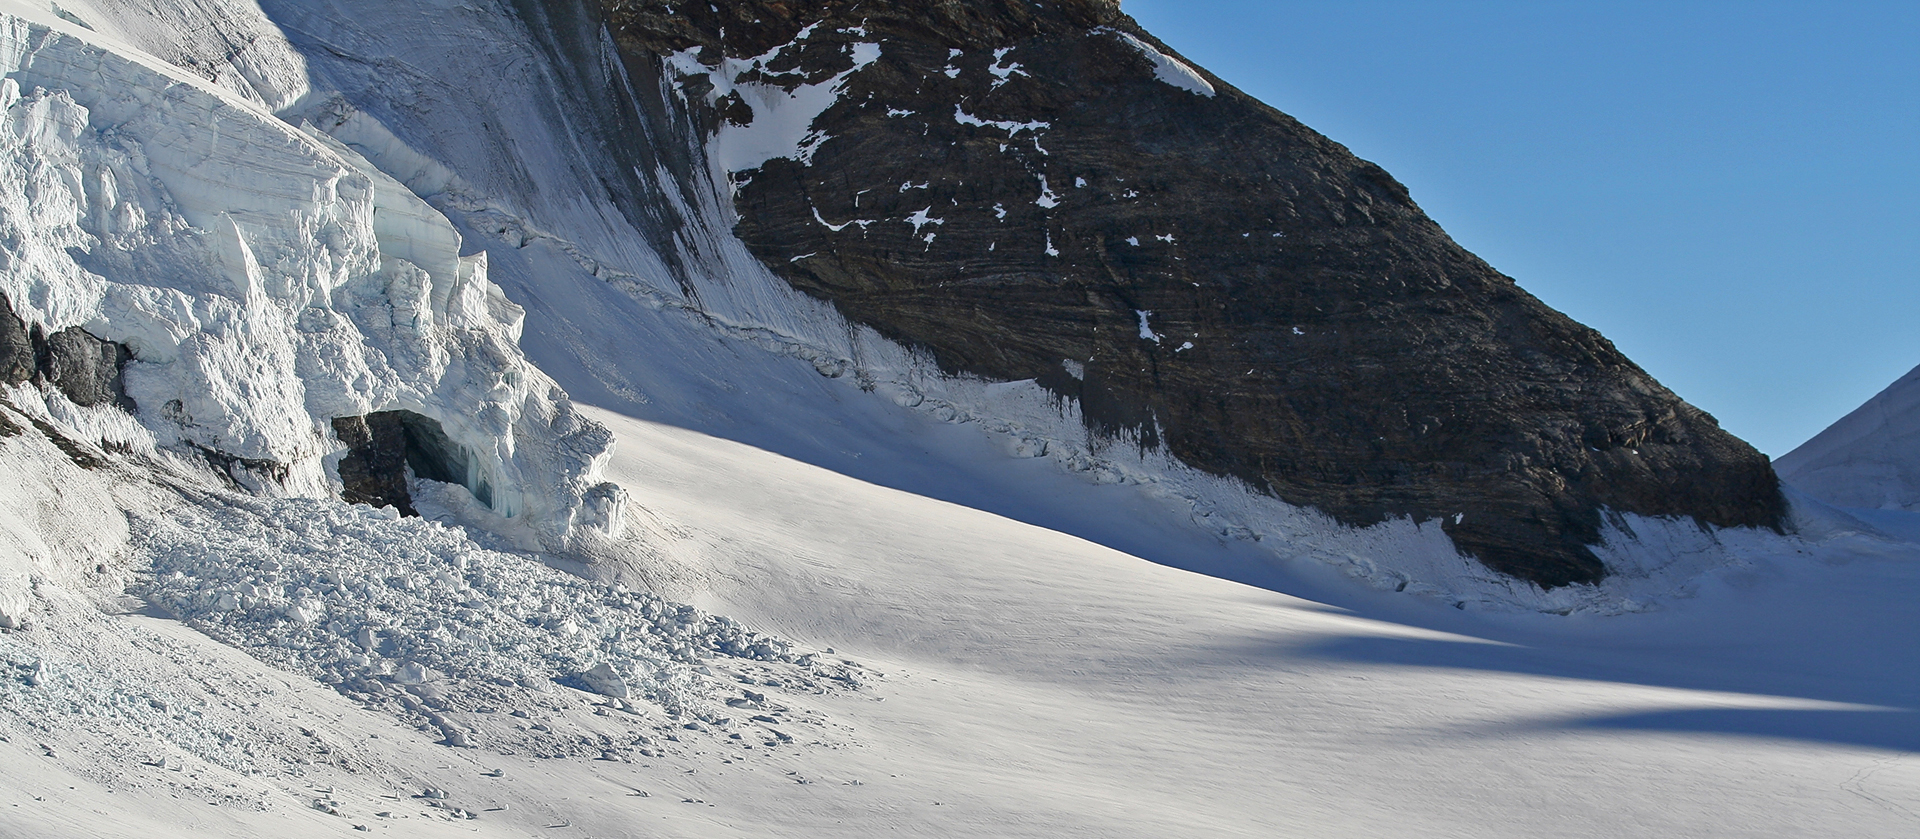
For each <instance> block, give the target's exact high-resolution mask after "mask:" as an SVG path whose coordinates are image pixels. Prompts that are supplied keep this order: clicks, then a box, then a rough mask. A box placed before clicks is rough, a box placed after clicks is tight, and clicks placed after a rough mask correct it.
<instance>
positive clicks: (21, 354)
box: [0, 294, 135, 412]
mask: <svg viewBox="0 0 1920 839" xmlns="http://www.w3.org/2000/svg"><path fill="white" fill-rule="evenodd" d="M132 360H133V352H132V351H131V350H129V349H128V348H127V346H126V345H125V344H119V343H115V342H113V341H108V340H104V339H102V338H97V337H94V336H93V335H92V334H90V333H88V332H87V331H86V330H84V329H81V328H80V327H77V326H70V327H67V328H66V329H62V330H60V331H59V332H55V333H53V334H51V335H48V334H47V333H46V331H45V330H44V329H42V328H41V326H40V324H37V323H36V324H31V325H29V324H27V323H26V322H25V321H24V320H22V319H21V318H20V316H19V315H17V314H15V313H14V311H13V302H12V301H11V300H9V299H7V296H6V295H5V294H0V382H4V383H6V384H10V385H17V384H21V383H23V382H28V381H32V382H34V383H35V384H38V385H40V386H42V387H45V386H49V385H51V386H52V387H55V388H58V389H59V390H60V392H61V393H62V394H65V395H66V397H67V399H69V400H71V401H72V402H73V403H74V404H75V405H81V406H86V407H93V406H95V405H106V404H109V403H111V404H113V405H117V406H119V407H120V408H122V409H124V410H126V411H128V412H132V411H133V410H134V409H135V406H134V403H133V400H132V399H131V398H129V397H128V396H127V390H126V383H125V381H124V380H123V378H122V371H124V370H125V369H126V366H127V362H129V361H132Z"/></svg>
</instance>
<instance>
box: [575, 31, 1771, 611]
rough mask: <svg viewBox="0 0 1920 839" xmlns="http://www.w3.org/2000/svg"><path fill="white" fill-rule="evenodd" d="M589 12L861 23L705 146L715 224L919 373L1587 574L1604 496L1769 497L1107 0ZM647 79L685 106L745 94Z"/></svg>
mask: <svg viewBox="0 0 1920 839" xmlns="http://www.w3.org/2000/svg"><path fill="white" fill-rule="evenodd" d="M606 13H607V15H608V19H609V22H610V24H611V28H612V30H613V32H614V33H615V37H616V39H617V40H618V42H619V44H620V45H621V47H622V49H623V50H625V51H626V53H627V55H628V57H629V59H630V60H631V63H632V65H634V66H636V67H659V66H662V63H663V62H665V61H666V60H667V58H668V57H669V56H678V58H677V59H676V60H675V62H674V64H675V66H677V67H681V68H685V67H686V66H687V60H688V58H692V59H693V60H694V61H697V62H698V63H699V65H700V66H703V67H706V68H715V69H717V71H718V72H719V73H722V74H726V73H730V72H738V67H739V65H737V64H736V65H735V66H734V69H733V70H728V69H727V68H725V67H722V66H721V65H722V59H723V58H726V59H747V58H751V57H760V58H761V59H762V60H761V61H760V62H759V64H758V66H757V67H755V68H754V69H751V70H749V71H747V72H746V73H745V74H743V75H739V76H734V77H728V78H727V82H728V83H729V84H734V83H739V84H758V85H762V86H768V85H770V86H774V87H779V88H783V89H789V90H797V89H799V86H800V85H803V84H818V83H821V82H823V81H826V80H829V79H832V78H833V77H835V76H836V75H838V74H841V73H844V72H846V71H849V70H852V69H854V68H855V66H856V57H857V56H858V55H860V51H859V50H856V49H854V47H853V45H854V44H857V43H867V44H877V45H878V46H879V58H878V59H877V60H874V61H872V62H871V63H867V64H865V66H863V67H859V68H858V70H857V72H852V73H851V74H850V75H848V76H847V77H846V78H845V80H844V81H843V82H842V83H841V88H840V92H839V96H838V98H837V100H835V102H834V104H832V106H831V107H829V108H827V109H826V110H825V111H824V112H823V113H821V114H820V115H819V116H818V117H817V118H816V119H814V120H813V122H812V125H811V127H812V130H813V132H814V133H813V135H812V137H811V138H810V139H809V141H808V143H807V144H806V148H805V149H804V150H803V151H801V152H797V153H791V154H788V156H785V157H774V158H773V159H770V160H766V161H765V162H764V163H762V162H759V161H751V165H750V166H749V167H742V168H741V169H740V171H737V172H734V173H732V177H733V181H734V187H735V202H736V207H737V209H738V211H739V213H740V221H739V224H738V227H737V231H736V232H737V233H738V234H739V235H740V237H741V238H742V239H744V240H745V241H746V243H747V244H748V246H749V247H750V248H751V249H752V250H753V252H754V253H755V254H756V255H757V256H759V257H760V258H761V259H762V260H763V261H764V262H765V263H766V264H767V265H768V266H770V267H771V268H772V269H773V270H774V271H776V272H777V273H778V274H779V275H780V276H782V277H783V278H785V279H786V280H787V281H788V282H790V283H792V284H793V285H794V286H795V287H797V288H799V289H801V290H804V291H805V292H807V293H809V294H812V295H815V296H818V297H820V298H823V299H825V300H829V301H832V302H833V304H834V305H835V306H836V307H838V308H839V310H840V311H841V312H843V313H844V314H845V315H846V316H847V317H848V318H850V319H851V320H854V321H857V322H859V323H862V324H866V325H869V326H871V327H873V328H875V329H877V330H879V331H880V332H881V333H883V334H885V335H887V336H889V337H891V338H893V339H896V340H899V341H902V342H905V343H907V344H910V345H913V346H916V347H920V348H923V349H924V350H926V351H927V352H929V353H931V354H932V355H933V356H934V357H935V358H937V359H938V360H939V361H940V363H941V364H942V365H943V366H944V367H946V368H947V369H949V370H951V371H955V372H966V373H970V374H975V375H979V376H983V377H987V378H991V379H1000V380H1023V379H1033V380H1036V381H1038V382H1039V383H1040V384H1042V385H1044V386H1045V387H1047V388H1049V389H1051V390H1053V391H1054V392H1057V393H1059V394H1061V395H1063V396H1067V397H1072V398H1074V399H1076V400H1078V401H1079V404H1080V405H1081V407H1082V409H1083V412H1084V414H1085V416H1086V418H1087V421H1088V422H1089V423H1090V424H1092V425H1093V426H1094V427H1095V428H1097V429H1099V430H1102V431H1106V432H1109V433H1111V434H1112V435H1114V436H1115V437H1118V438H1122V439H1137V440H1139V441H1140V442H1141V443H1142V444H1144V445H1159V446H1164V447H1165V448H1166V449H1167V450H1168V451H1170V452H1171V453H1172V454H1173V455H1174V456H1176V457H1178V458H1179V459H1180V460H1181V461H1183V462H1185V463H1187V464H1190V465H1192V466H1194V467H1197V468H1199V469H1202V470H1205V471H1208V472H1212V473H1215V474H1220V475H1228V476H1234V477H1237V478H1240V479H1243V480H1245V481H1246V482H1248V483H1249V484H1251V485H1253V486H1255V487H1257V488H1259V489H1260V490H1263V491H1266V492H1270V493H1272V494H1273V495H1275V496H1277V497H1279V498H1281V499H1283V500H1285V501H1288V502H1291V503H1295V504H1302V505H1310V506H1313V507H1316V508H1319V509H1321V510H1324V511H1327V512H1328V513H1331V514H1333V515H1335V516H1337V517H1339V518H1340V519H1342V520H1343V521H1346V522H1348V523H1351V524H1370V523H1374V522H1379V521H1382V520H1384V519H1386V518H1389V517H1395V516H1412V517H1414V518H1416V519H1419V520H1439V521H1440V522H1441V523H1442V524H1443V526H1444V527H1445V529H1446V532H1447V533H1448V534H1449V535H1450V536H1451V537H1452V538H1453V540H1454V542H1455V543H1456V544H1457V545H1458V546H1459V547H1460V548H1461V549H1462V550H1463V551H1466V552H1468V553H1471V554H1473V555H1474V556H1477V557H1478V558H1479V559H1481V560H1482V561H1483V562H1485V563H1486V564H1487V565H1488V566H1490V567H1492V568H1495V569H1497V570H1500V571H1503V572H1506V573H1509V574H1513V575H1516V576H1519V577H1523V578H1526V579H1528V580H1532V581H1534V582H1537V583H1540V584H1542V585H1546V586H1555V585H1563V584H1568V583H1579V582H1592V581H1596V580H1598V579H1600V578H1601V577H1603V576H1604V574H1605V569H1604V568H1603V567H1602V566H1601V564H1600V563H1599V561H1598V560H1597V559H1595V557H1594V555H1593V554H1592V553H1591V552H1590V551H1589V550H1588V548H1587V545H1589V544H1592V543H1594V542H1595V541H1597V540H1598V539H1599V535H1600V525H1601V521H1602V516H1603V514H1604V512H1605V511H1607V510H1613V511H1619V512H1632V513H1639V514H1643V515H1650V516H1675V517H1680V516H1690V517H1693V518H1695V519H1697V520H1699V521H1700V522H1703V523H1707V524H1712V525H1718V526H1759V527H1778V526H1779V523H1780V522H1781V520H1782V515H1783V511H1784V502H1783V500H1782V497H1781V495H1780V492H1779V487H1778V481H1777V479H1776V478H1775V477H1774V475H1773V472H1772V470H1771V469H1770V468H1769V467H1768V464H1767V460H1766V459H1765V457H1763V456H1762V455H1760V454H1759V453H1758V452H1756V451H1754V450H1753V449H1752V448H1751V447H1749V446H1747V445H1746V444H1745V443H1743V442H1741V441H1740V440H1739V439H1737V438H1735V437H1733V436H1731V435H1729V434H1727V433H1726V432H1724V431H1722V430H1721V429H1720V428H1719V427H1718V425H1717V423H1715V421H1714V420H1713V418H1712V417H1710V416H1708V415H1707V414H1705V413H1704V412H1702V411H1700V410H1698V409H1696V408H1694V407H1692V406H1690V405H1688V404H1687V403H1685V402H1683V401H1681V400H1680V399H1679V398H1678V397H1676V396H1675V395H1674V394H1672V393H1671V392H1669V391H1668V390H1667V389H1666V388H1664V387H1662V386H1661V385H1660V384H1659V383H1658V382H1656V381H1654V380H1653V379H1652V378H1651V377H1649V376H1648V375H1647V374H1646V373H1645V372H1643V371H1641V370H1640V369H1639V368H1638V367H1636V366H1635V365H1634V364H1633V363H1632V362H1630V361H1628V360H1627V359H1626V358H1625V357H1624V356H1622V355H1621V354H1620V353H1619V351H1617V350H1616V349H1615V348H1614V347H1613V346H1612V344H1611V343H1609V342H1608V341H1607V340H1606V339H1605V338H1603V337H1601V336H1600V335H1599V334H1598V333H1596V332H1594V331H1593V330H1591V329H1588V328H1586V327H1584V326H1581V325H1580V324H1578V323H1575V322H1574V321H1572V320H1571V319H1569V318H1567V317H1566V316H1564V315H1562V314H1560V313H1558V312H1556V311H1554V310H1552V309H1550V308H1548V307H1547V306H1545V305H1543V304H1542V303H1540V302H1539V301H1538V300H1536V299H1534V298H1533V297H1532V296H1530V295H1528V294H1527V293H1526V292H1524V291H1522V290H1520V289H1519V288H1518V287H1516V286H1515V284H1514V282H1513V280H1512V279H1510V278H1508V277H1506V276H1503V275H1501V274H1500V273H1499V272H1497V271H1495V270H1494V269H1493V268H1491V267H1490V266H1488V265H1487V264H1486V263H1485V262H1483V261H1481V260H1480V259H1478V258H1477V257H1475V256H1474V255H1472V254H1470V253H1468V252H1467V251H1465V250H1464V249H1462V248H1461V247H1460V246H1459V245H1457V244H1455V243H1454V242H1453V241H1452V240H1451V239H1450V238H1448V236H1447V235H1446V233H1445V232H1444V231H1442V230H1441V229H1440V228H1439V226H1438V225H1436V224H1434V222H1433V221H1432V220H1431V219H1429V218H1427V217H1426V215H1425V214H1423V213H1422V212H1421V211H1420V209H1419V207H1417V206H1416V205H1415V204H1414V202H1413V201H1412V199H1411V198H1410V197H1409V196H1408V193H1407V190H1406V188H1405V187H1404V186H1402V185H1401V184H1400V183H1399V182H1397V181H1395V180H1394V179H1393V178H1392V177H1391V176H1390V175H1388V174H1387V173H1386V172H1385V171H1383V170H1381V169H1380V168H1379V167H1378V166H1375V165H1373V164H1371V163H1368V162H1366V161H1363V160H1360V159H1358V158H1356V157H1354V156H1353V155H1352V154H1351V153H1350V152H1348V151H1347V150H1346V149H1345V148H1344V147H1342V146H1340V145H1339V144H1337V143H1334V142H1333V141H1331V140H1328V139H1327V138H1325V137H1322V136H1321V135H1319V134H1317V133H1315V132H1313V131H1312V130H1310V129H1308V128H1306V127H1305V126H1303V125H1301V124H1300V123H1298V122H1296V121H1294V120H1293V119H1291V118H1289V117H1287V116H1286V115H1285V114H1282V113H1280V112H1278V111H1276V110H1274V109H1273V108H1270V107H1268V106H1266V105H1264V104H1262V103H1260V102H1258V101H1256V100H1254V99H1252V98H1250V97H1248V96H1246V95H1244V94H1242V93H1240V92H1239V91H1237V90H1235V89H1233V88H1232V87H1231V86H1229V85H1227V84H1226V83H1224V82H1222V81H1221V80H1219V79H1217V78H1214V77H1212V76H1210V75H1207V74H1206V73H1204V72H1203V71H1192V72H1190V73H1189V72H1188V71H1190V70H1191V68H1187V67H1186V66H1185V65H1184V64H1181V63H1179V62H1178V60H1177V59H1176V58H1174V57H1173V55H1172V52H1171V51H1170V50H1168V49H1166V48H1165V47H1164V46H1161V45H1160V44H1159V43H1158V41H1156V40H1155V39H1154V38H1153V37H1152V36H1151V35H1149V34H1147V33H1146V32H1145V31H1143V30H1141V29H1140V28H1139V27H1138V26H1137V25H1136V24H1135V23H1134V22H1133V21H1132V19H1131V18H1129V17H1127V16H1125V15H1124V14H1122V13H1120V11H1119V9H1118V6H1117V5H1115V4H1112V3H1107V2H1097V0H1076V2H1051V3H1044V4H1042V3H1032V2H1018V1H1017V0H992V1H991V2H970V3H959V2H936V3H900V2H856V1H855V0H825V1H824V2H823V1H822V0H813V1H812V2H773V1H772V0H762V1H761V2H739V3H727V4H716V5H709V4H705V3H678V2H639V1H638V0H606ZM814 24H818V25H817V26H815V25H814ZM809 27H811V28H809ZM783 45H785V46H784V48H782V47H783ZM776 48H782V49H780V51H779V52H778V53H777V54H773V55H771V56H769V53H770V51H772V50H775V49H776ZM867 49H868V52H869V53H870V52H871V48H867ZM1183 74H1185V75H1183ZM668 78H669V79H670V80H673V81H675V82H676V83H677V84H678V85H679V89H680V91H681V95H682V97H683V98H684V99H685V101H686V102H687V103H688V104H689V107H691V108H692V109H693V110H694V111H695V114H696V117H698V118H699V119H702V120H704V124H705V125H706V126H707V127H708V129H709V130H710V131H714V132H718V131H720V129H721V128H722V126H723V125H726V124H729V123H730V124H732V125H734V126H745V125H750V124H755V123H756V122H757V121H760V120H764V119H768V118H770V117H771V116H772V114H771V110H772V106H773V105H775V104H777V103H773V102H770V101H769V100H766V99H762V100H760V101H759V102H758V104H756V102H755V101H750V99H751V98H750V97H746V96H742V95H741V94H739V93H735V92H728V91H722V90H717V89H716V87H715V84H714V82H713V75H712V74H708V75H701V74H699V73H697V72H692V73H689V72H677V73H669V74H668ZM759 89H760V90H761V91H763V92H764V91H765V90H766V88H765V87H761V88H759ZM756 109H759V110H758V111H757V110H756ZM760 111H767V113H762V112H760ZM762 124H764V123H762ZM722 162H723V163H724V162H725V161H722Z"/></svg>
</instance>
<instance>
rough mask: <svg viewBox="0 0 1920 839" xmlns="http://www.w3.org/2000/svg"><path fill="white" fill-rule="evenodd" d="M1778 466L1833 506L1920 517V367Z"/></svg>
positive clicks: (1783, 473) (1795, 482)
mask: <svg viewBox="0 0 1920 839" xmlns="http://www.w3.org/2000/svg"><path fill="white" fill-rule="evenodd" d="M1773 467H1774V469H1775V470H1776V471H1778V472H1779V473H1780V477H1781V478H1783V479H1785V480H1786V481H1787V482H1788V483H1790V484H1793V485H1794V486H1796V487H1799V488H1800V489H1802V490H1804V491H1806V492H1807V493H1808V494H1810V495H1812V496H1814V497H1815V498H1818V499H1820V500H1822V501H1825V502H1827V503H1829V504H1833V505H1836V506H1839V507H1857V508H1863V509H1869V510H1905V511H1907V512H1910V513H1920V367H1916V368H1914V369H1913V371H1912V372H1910V373H1908V374H1906V375H1905V376H1901V377H1900V379H1899V381H1896V382H1894V383H1893V384H1891V385H1888V386H1887V389H1886V390H1883V391H1881V392H1880V393H1879V394H1878V395H1876V396H1874V397H1873V398H1872V399H1869V400H1867V401H1866V403H1865V404H1863V405H1861V406H1860V407H1859V408H1857V409H1855V410H1854V411H1853V413H1850V414H1848V415H1846V416H1845V417H1843V418H1841V419H1840V421H1839V422H1836V423H1834V424H1833V425H1831V426H1829V427H1828V428H1827V430H1825V431H1822V432H1820V433H1819V434H1817V435H1815V436H1814V438H1813V439H1811V440H1808V441H1807V442H1805V443H1802V444H1801V445H1800V447H1799V448H1797V449H1794V450H1793V451H1791V452H1788V453H1787V454H1786V455H1784V456H1782V457H1781V458H1780V459H1778V460H1776V461H1774V463H1773Z"/></svg>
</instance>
